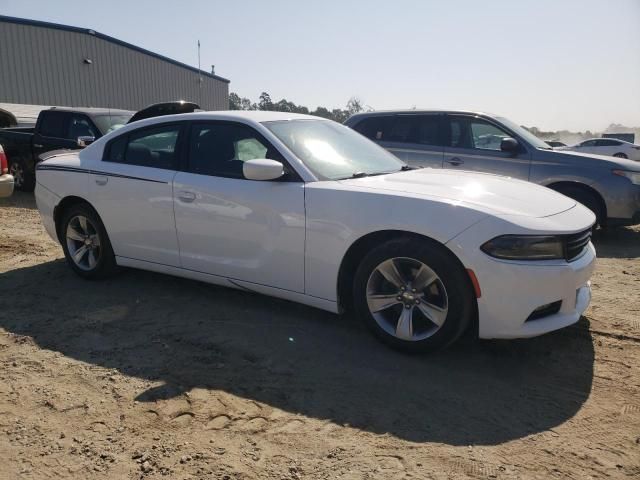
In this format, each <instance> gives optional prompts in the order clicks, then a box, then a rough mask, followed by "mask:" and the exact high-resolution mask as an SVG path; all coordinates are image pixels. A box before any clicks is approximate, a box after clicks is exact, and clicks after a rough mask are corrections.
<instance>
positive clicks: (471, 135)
mask: <svg viewBox="0 0 640 480" xmlns="http://www.w3.org/2000/svg"><path fill="white" fill-rule="evenodd" d="M449 135H450V137H449V143H448V144H449V146H451V147H454V148H473V149H479V150H494V151H500V150H501V149H500V144H501V143H502V139H503V138H505V137H509V136H510V135H509V134H508V133H506V132H505V131H504V130H502V129H500V128H498V127H496V126H495V125H493V124H491V123H489V122H486V121H484V120H482V119H478V118H470V117H452V118H450V120H449Z"/></svg>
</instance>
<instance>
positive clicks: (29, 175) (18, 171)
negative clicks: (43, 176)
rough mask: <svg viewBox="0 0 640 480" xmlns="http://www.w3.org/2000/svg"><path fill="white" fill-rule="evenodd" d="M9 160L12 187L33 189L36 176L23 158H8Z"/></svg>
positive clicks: (27, 190) (29, 190)
mask: <svg viewBox="0 0 640 480" xmlns="http://www.w3.org/2000/svg"><path fill="white" fill-rule="evenodd" d="M10 162H11V163H10V164H9V173H10V174H11V175H13V181H14V187H15V188H16V190H20V191H23V192H33V189H34V188H35V186H36V177H35V175H34V174H33V172H31V171H30V170H29V169H28V168H27V166H26V164H25V162H24V160H22V159H21V158H16V159H14V160H10Z"/></svg>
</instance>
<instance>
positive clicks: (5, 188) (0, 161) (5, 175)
mask: <svg viewBox="0 0 640 480" xmlns="http://www.w3.org/2000/svg"><path fill="white" fill-rule="evenodd" d="M11 194H13V175H10V174H9V164H8V162H7V156H6V155H5V154H4V150H3V149H2V145H0V198H4V197H10V196H11Z"/></svg>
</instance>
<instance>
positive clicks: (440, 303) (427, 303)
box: [353, 239, 474, 352]
mask: <svg viewBox="0 0 640 480" xmlns="http://www.w3.org/2000/svg"><path fill="white" fill-rule="evenodd" d="M353 293H354V307H355V311H356V314H357V315H358V316H359V317H360V318H361V319H362V320H363V321H364V322H365V324H366V325H367V326H368V327H369V328H370V329H371V330H372V331H373V333H374V334H375V335H376V336H377V337H378V338H380V339H381V340H382V341H383V342H385V343H386V344H388V345H390V346H392V347H394V348H397V349H400V350H404V351H412V352H428V351H433V350H437V349H440V348H443V347H446V346H447V345H449V344H450V343H452V342H454V341H455V340H456V339H457V338H458V337H460V335H461V334H462V333H463V332H464V331H465V330H466V328H467V327H468V326H469V324H470V322H471V318H472V315H473V312H474V308H473V302H474V295H473V292H472V287H471V284H470V280H469V278H468V276H467V273H466V271H465V270H464V268H462V266H461V265H460V264H459V262H458V261H457V259H455V257H454V256H453V254H451V253H450V252H449V251H448V250H446V249H445V247H443V246H440V245H438V244H437V243H435V242H432V241H428V240H418V239H399V240H392V241H389V242H386V243H384V244H382V245H380V246H379V247H377V248H375V249H373V250H372V251H371V252H369V254H367V255H366V256H365V258H364V259H363V260H362V262H361V263H360V266H359V267H358V270H357V272H356V275H355V279H354V285H353Z"/></svg>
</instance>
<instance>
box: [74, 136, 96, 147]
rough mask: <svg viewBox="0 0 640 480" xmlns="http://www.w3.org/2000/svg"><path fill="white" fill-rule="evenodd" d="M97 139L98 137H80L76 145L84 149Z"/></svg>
mask: <svg viewBox="0 0 640 480" xmlns="http://www.w3.org/2000/svg"><path fill="white" fill-rule="evenodd" d="M95 139H96V137H90V136H86V137H84V136H83V137H78V139H77V140H76V143H77V144H78V146H79V147H80V148H84V147H86V146H88V145H91V144H92V143H93V142H94V141H95Z"/></svg>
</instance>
